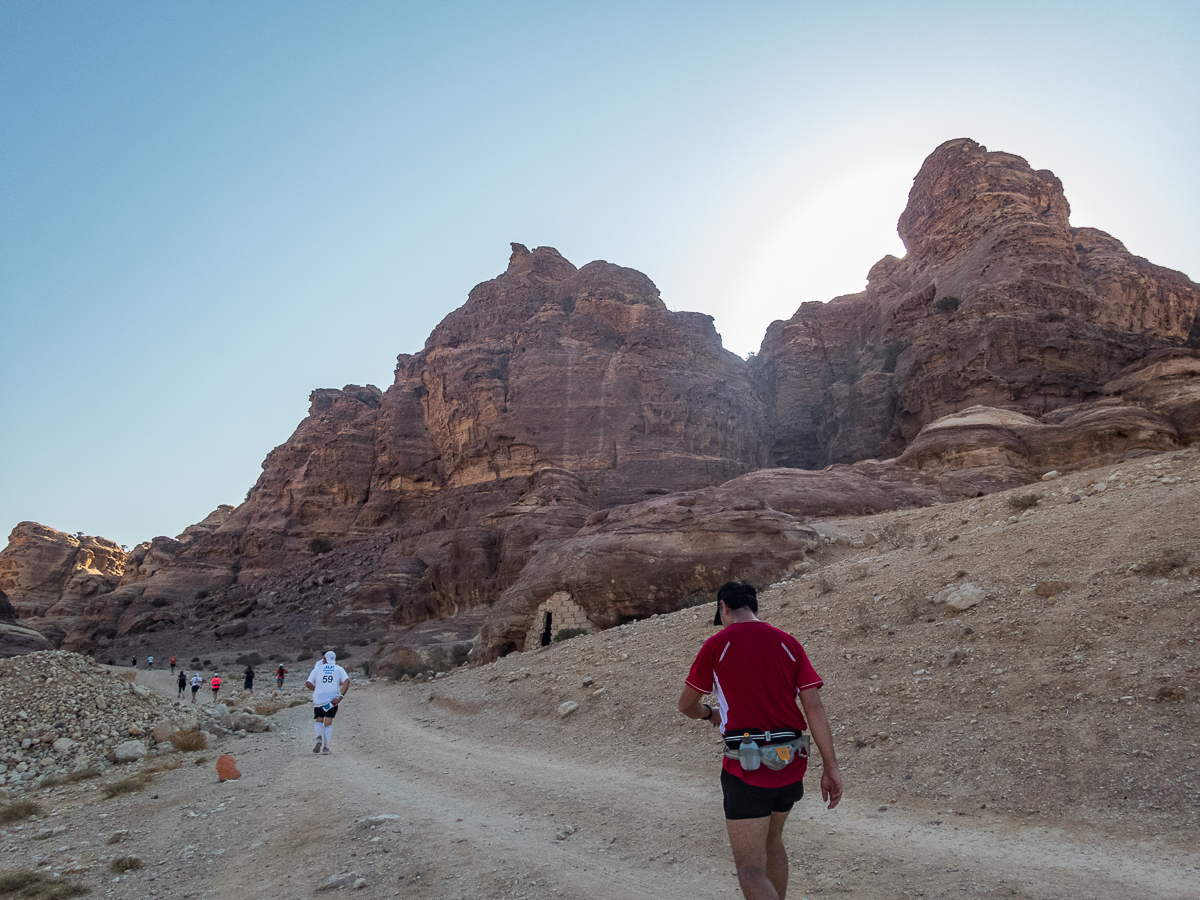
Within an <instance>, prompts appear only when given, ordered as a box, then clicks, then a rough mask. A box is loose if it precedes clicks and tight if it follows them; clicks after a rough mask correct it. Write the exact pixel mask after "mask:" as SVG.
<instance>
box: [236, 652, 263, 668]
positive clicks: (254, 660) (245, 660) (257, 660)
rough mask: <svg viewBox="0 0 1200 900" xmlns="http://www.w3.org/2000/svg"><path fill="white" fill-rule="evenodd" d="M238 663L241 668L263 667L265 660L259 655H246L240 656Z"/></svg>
mask: <svg viewBox="0 0 1200 900" xmlns="http://www.w3.org/2000/svg"><path fill="white" fill-rule="evenodd" d="M236 662H237V664H238V665H239V666H261V665H262V664H263V658H262V657H261V656H259V655H258V654H257V653H245V654H242V655H241V656H239V657H238V658H237V660H236Z"/></svg>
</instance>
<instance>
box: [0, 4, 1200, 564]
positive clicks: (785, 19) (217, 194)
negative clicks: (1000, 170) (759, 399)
mask: <svg viewBox="0 0 1200 900" xmlns="http://www.w3.org/2000/svg"><path fill="white" fill-rule="evenodd" d="M1198 41H1200V4H1197V3H1195V2H1194V0H1189V2H1157V3H1156V2H1129V0H1125V2H1121V3H1112V2H1105V0H1092V2H1088V3H1082V2H1053V0H1051V2H1046V0H1039V2H1037V3H1029V2H1023V0H1015V2H1010V3H1008V4H1005V5H1004V8H1003V11H1002V12H1001V11H1000V8H999V7H996V6H994V5H992V6H988V5H986V4H964V3H961V2H944V3H941V2H925V3H922V2H909V3H884V2H855V0H844V2H841V3H837V4H832V3H828V2H819V3H818V2H804V0H794V2H754V0H747V2H742V3H736V4H735V3H728V2H708V0H687V2H672V0H662V2H647V0H640V2H606V3H591V2H586V0H580V2H576V3H569V4H564V3H561V2H553V3H551V2H546V3H533V2H521V0H511V2H504V3H488V2H477V3H472V2H453V0H445V2H442V3H436V4H434V3H416V2H403V0H392V2H378V3H375V2H347V3H336V4H335V3H328V2H306V0H289V2H286V3H284V2H266V0H259V2H255V3H250V4H234V3H212V2H210V3H162V2H160V0H155V2H132V0H117V2H112V3H104V4H101V3H94V2H90V0H89V2H57V0H32V2H25V0H4V2H2V3H0V388H2V389H0V536H2V535H4V534H7V532H8V530H9V529H11V528H12V527H14V526H15V525H16V524H17V523H18V522H20V521H24V520H33V521H37V522H41V523H42V524H44V525H48V526H50V527H52V528H56V529H58V530H61V531H67V532H72V533H74V532H77V531H82V532H84V533H86V534H93V535H102V536H104V537H107V538H109V539H111V540H115V541H117V542H118V543H122V544H127V545H129V546H133V545H134V544H136V543H138V542H140V541H144V540H148V539H150V538H152V537H154V536H156V535H160V534H166V535H175V534H178V533H179V532H181V531H182V530H183V529H184V528H185V527H187V526H188V525H189V524H191V523H193V522H197V521H200V520H201V519H203V518H204V517H205V516H206V515H207V514H208V513H209V512H211V511H212V510H213V509H215V508H216V507H217V506H218V505H219V504H222V503H230V504H235V505H236V504H238V503H240V502H242V500H243V499H244V497H245V494H246V491H247V489H248V488H249V487H250V486H251V485H253V484H254V482H255V480H256V479H257V478H258V475H259V474H260V472H261V463H262V460H263V459H264V458H265V457H266V455H267V453H269V452H270V450H271V449H272V448H273V447H275V446H277V445H279V444H281V443H283V442H284V441H285V440H286V439H287V438H288V436H289V435H290V434H291V433H292V431H293V430H294V429H295V428H296V426H297V425H298V424H299V423H300V421H301V420H302V419H303V418H304V416H305V415H306V414H307V410H308V395H309V393H310V392H311V391H312V390H314V389H316V388H325V387H342V386H343V385H346V384H368V383H369V384H375V385H377V386H379V387H380V388H386V387H387V386H388V385H389V384H391V382H392V378H393V370H394V366H395V362H396V356H397V354H400V353H413V352H417V351H419V350H420V349H421V348H422V347H423V345H424V341H425V338H426V337H427V336H428V334H429V332H430V331H431V330H432V328H433V327H434V326H435V325H436V324H437V323H438V322H439V321H440V320H441V319H442V318H443V317H444V316H445V315H446V314H447V313H449V312H450V311H451V310H453V309H455V308H456V307H458V306H460V305H461V304H462V303H463V302H464V301H465V300H466V297H467V293H468V292H469V291H470V289H471V288H472V287H473V286H474V285H476V284H478V283H479V282H481V281H485V280H487V279H489V278H493V277H495V276H496V275H498V274H500V273H501V272H503V271H504V269H505V267H506V265H507V262H508V256H509V253H510V249H509V243H510V242H512V241H516V242H520V243H523V244H525V245H527V246H529V247H530V248H533V247H536V246H551V247H555V248H557V249H558V250H559V251H560V252H561V253H562V254H563V255H564V256H565V257H566V258H567V259H569V260H571V261H572V262H573V263H575V264H576V265H577V266H581V265H583V264H585V263H587V262H590V261H591V260H595V259H605V260H608V261H609V262H612V263H616V264H619V265H623V266H629V267H632V268H635V269H638V270H640V271H642V272H644V273H646V274H647V275H648V276H649V277H650V278H651V279H653V280H654V282H655V283H656V284H657V285H658V287H659V289H660V290H661V292H662V297H663V300H664V301H665V302H666V304H667V306H668V307H669V308H671V309H676V310H693V311H698V312H702V313H706V314H708V315H711V316H712V317H713V319H714V320H715V324H716V328H717V330H718V332H720V333H721V335H722V337H723V340H724V344H725V346H726V347H727V348H729V349H730V350H732V351H734V352H736V353H738V354H739V355H742V356H745V355H747V354H748V353H751V352H754V351H757V349H758V347H759V344H760V342H761V340H762V337H763V334H764V332H765V330H766V328H767V326H768V325H769V324H770V322H771V321H773V320H776V319H786V318H788V317H790V316H791V315H792V313H794V312H795V310H796V308H797V307H798V306H799V305H800V304H801V303H802V302H806V301H811V300H818V301H827V300H829V299H831V298H833V297H834V296H837V295H840V294H847V293H853V292H856V291H859V290H862V289H863V287H864V286H865V282H866V273H867V270H868V269H869V268H870V266H871V264H872V263H874V262H875V261H876V260H878V259H879V258H880V257H882V256H884V255H885V254H888V253H891V254H894V255H896V256H903V254H904V247H903V245H902V244H901V242H900V240H899V238H898V237H897V236H896V220H897V219H898V217H899V215H900V213H901V212H902V211H903V209H904V204H905V201H906V198H907V195H908V190H909V188H910V187H911V185H912V179H913V177H914V176H915V175H916V173H917V170H918V169H919V168H920V165H921V162H922V160H924V158H925V157H926V156H928V155H929V154H930V153H931V152H932V151H933V150H934V148H936V147H937V146H938V145H939V144H941V143H942V142H944V141H946V140H950V139H952V138H959V137H970V138H973V139H975V140H977V141H979V142H980V143H982V144H984V145H986V146H987V147H988V148H989V149H991V150H1004V151H1007V152H1010V153H1016V154H1018V155H1020V156H1023V157H1025V158H1026V159H1027V160H1029V162H1030V163H1031V164H1032V165H1033V166H1034V168H1039V169H1040V168H1047V169H1051V170H1052V171H1053V172H1054V173H1055V174H1057V175H1058V176H1059V178H1060V179H1061V180H1062V181H1063V184H1064V186H1065V190H1066V194H1067V198H1068V200H1069V201H1070V203H1071V207H1072V215H1071V221H1072V224H1073V225H1077V226H1084V225H1086V226H1092V227H1096V228H1101V229H1103V230H1105V231H1107V232H1109V233H1110V234H1112V235H1114V236H1115V237H1117V238H1118V239H1120V240H1121V241H1123V242H1124V243H1125V245H1126V247H1127V248H1128V249H1129V250H1130V251H1131V252H1133V253H1135V254H1137V255H1140V256H1144V257H1146V258H1148V259H1150V260H1151V261H1153V262H1155V263H1158V264H1160V265H1164V266H1168V267H1170V268H1173V269H1178V270H1181V271H1183V272H1185V273H1186V274H1188V275H1189V276H1191V277H1192V278H1200V240H1198V239H1197V237H1198V236H1197V222H1198V221H1200V217H1198V216H1197V214H1196V210H1197V209H1198V208H1200V167H1198V166H1197V164H1196V163H1197V152H1196V148H1197V147H1198V146H1200V102H1198V97H1200V54H1198V53H1197V52H1196V50H1195V48H1196V46H1197V43H1198Z"/></svg>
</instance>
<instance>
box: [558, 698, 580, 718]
mask: <svg viewBox="0 0 1200 900" xmlns="http://www.w3.org/2000/svg"><path fill="white" fill-rule="evenodd" d="M577 709H579V704H578V703H576V702H575V701H574V700H568V701H567V702H566V703H563V704H561V705H560V706H559V707H558V717H559V718H560V719H565V718H566V717H567V716H569V715H570V714H571V713H573V712H575V710H577Z"/></svg>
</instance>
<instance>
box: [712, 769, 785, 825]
mask: <svg viewBox="0 0 1200 900" xmlns="http://www.w3.org/2000/svg"><path fill="white" fill-rule="evenodd" d="M721 793H723V794H724V795H725V818H727V819H762V818H765V817H766V816H769V815H770V814H771V813H773V812H789V811H791V808H792V807H793V806H795V805H796V801H797V800H799V799H800V798H801V797H803V796H804V782H803V781H797V782H796V783H795V784H785V785H784V786H783V787H777V788H764V787H754V786H753V785H750V784H746V782H744V781H742V779H740V778H738V777H737V776H736V775H730V774H729V773H728V772H726V771H725V770H724V769H722V770H721Z"/></svg>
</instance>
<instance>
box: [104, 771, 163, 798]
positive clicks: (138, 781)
mask: <svg viewBox="0 0 1200 900" xmlns="http://www.w3.org/2000/svg"><path fill="white" fill-rule="evenodd" d="M152 780H153V779H151V777H150V776H149V775H147V774H146V773H145V772H142V773H140V774H138V775H134V776H133V777H132V778H122V779H121V780H120V781H114V782H112V783H111V784H106V785H105V786H104V787H103V788H102V790H103V791H104V796H105V797H107V798H109V799H110V800H111V799H112V798H113V797H119V796H121V794H136V793H137V792H138V791H140V790H142V789H144V788H145V787H146V785H148V784H149V783H150V782H151V781H152Z"/></svg>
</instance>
